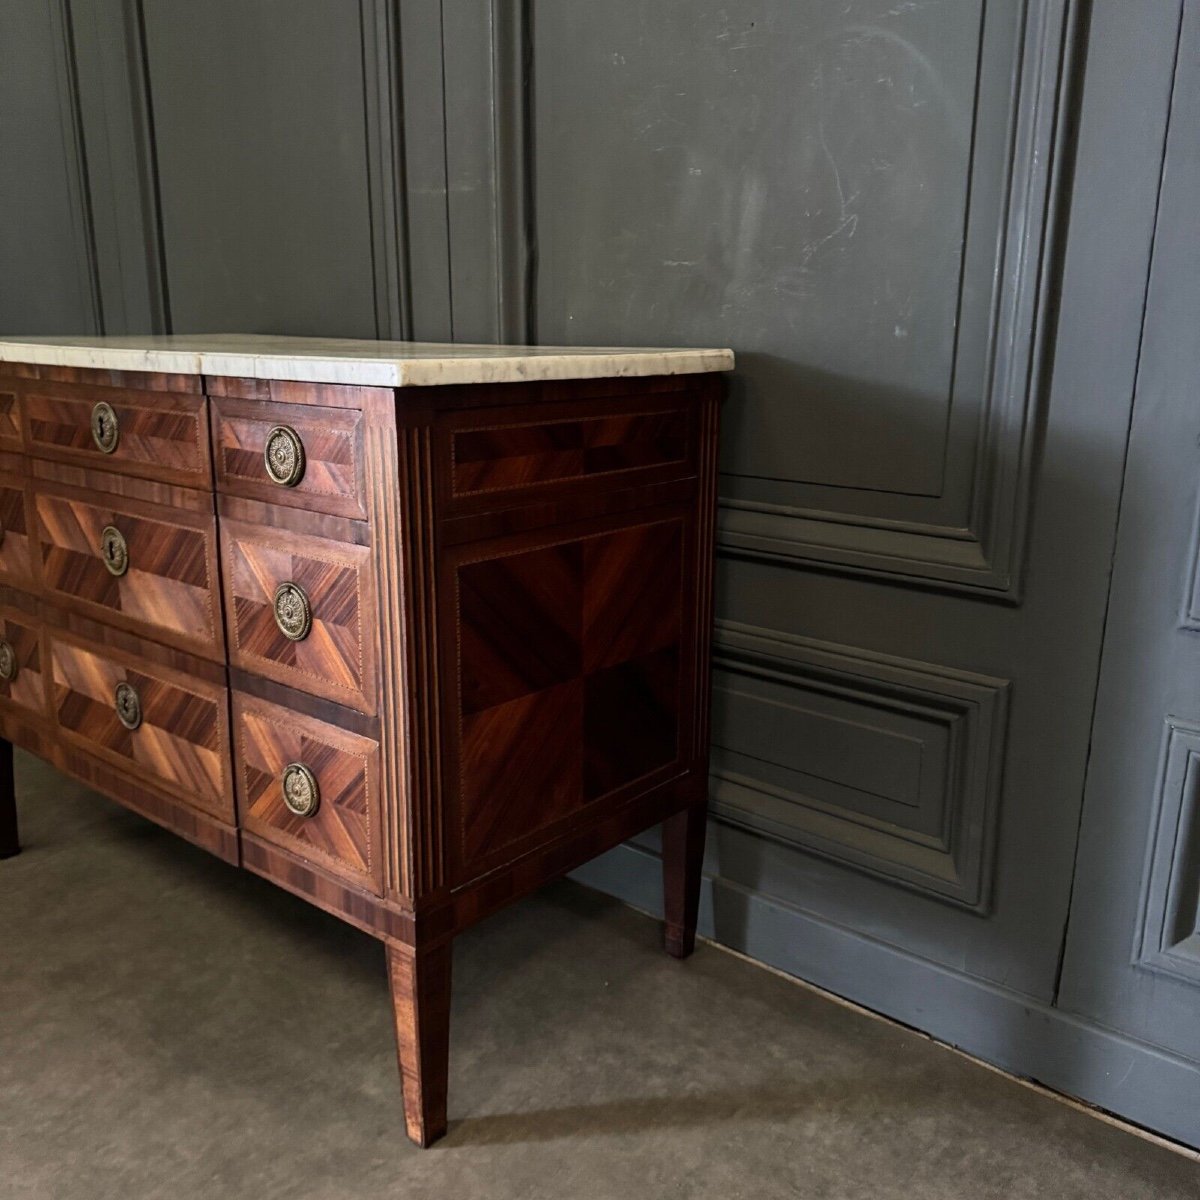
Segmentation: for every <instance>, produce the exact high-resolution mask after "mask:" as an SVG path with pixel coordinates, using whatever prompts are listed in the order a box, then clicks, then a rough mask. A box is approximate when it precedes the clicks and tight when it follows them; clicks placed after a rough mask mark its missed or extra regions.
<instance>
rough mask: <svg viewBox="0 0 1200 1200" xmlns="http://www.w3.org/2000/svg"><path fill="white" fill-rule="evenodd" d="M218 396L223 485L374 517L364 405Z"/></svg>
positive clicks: (217, 457)
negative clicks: (365, 457)
mask: <svg viewBox="0 0 1200 1200" xmlns="http://www.w3.org/2000/svg"><path fill="white" fill-rule="evenodd" d="M211 403H212V406H213V462H214V466H215V468H216V477H217V490H218V491H220V492H226V493H228V494H230V495H233V496H245V497H248V498H249V499H251V500H265V501H267V502H268V503H271V504H286V505H290V506H292V507H297V508H305V509H308V510H309V511H311V512H323V513H329V514H331V515H332V516H337V517H351V518H357V519H359V520H361V519H363V518H365V517H366V515H367V506H366V472H365V470H364V464H363V413H362V410H361V409H359V408H332V407H325V406H323V405H317V404H280V403H275V402H273V401H264V400H244V399H236V398H233V397H228V396H214V397H213V398H212V401H211Z"/></svg>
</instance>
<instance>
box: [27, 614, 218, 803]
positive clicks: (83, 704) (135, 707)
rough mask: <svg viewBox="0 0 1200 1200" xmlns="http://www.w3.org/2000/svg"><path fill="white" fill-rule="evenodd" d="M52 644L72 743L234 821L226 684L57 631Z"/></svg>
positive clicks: (57, 696) (56, 704) (63, 729)
mask: <svg viewBox="0 0 1200 1200" xmlns="http://www.w3.org/2000/svg"><path fill="white" fill-rule="evenodd" d="M49 643H50V665H51V677H52V680H53V704H52V707H53V712H54V717H55V720H56V721H57V724H58V728H59V731H60V733H61V734H62V735H63V737H64V738H66V739H69V740H70V741H72V742H74V743H76V744H77V745H79V746H81V747H82V748H83V749H85V750H87V751H88V752H89V753H91V754H94V755H96V756H98V757H100V758H102V759H104V760H105V761H107V762H109V763H113V764H115V765H117V766H118V767H120V768H121V769H122V770H123V771H125V772H127V773H128V774H129V775H131V776H132V777H133V778H135V779H140V780H144V781H146V782H148V783H150V784H153V785H155V786H157V787H160V788H163V789H165V790H166V791H169V792H171V793H172V794H174V795H176V796H178V797H180V798H181V799H182V800H184V801H186V802H187V803H188V804H190V805H192V806H194V807H196V808H199V809H201V810H203V811H205V812H208V813H212V814H214V815H216V816H218V817H220V818H222V819H223V820H225V821H228V822H230V823H232V821H233V819H234V805H233V788H232V779H231V771H230V744H229V702H228V693H227V692H226V690H225V689H224V688H223V687H219V686H217V685H216V684H212V683H207V682H205V681H203V680H200V679H193V678H191V677H190V676H188V675H185V674H182V673H181V672H177V671H173V670H170V669H169V668H166V667H163V666H159V665H158V664H156V663H154V664H152V663H147V662H145V661H144V660H142V659H139V658H137V657H135V656H134V655H129V654H125V653H123V652H120V651H116V650H110V649H107V648H101V647H97V646H95V645H91V644H86V643H83V642H81V641H78V640H76V639H74V638H72V637H69V636H67V635H65V634H62V633H58V632H53V631H52V632H51V633H50V634H49Z"/></svg>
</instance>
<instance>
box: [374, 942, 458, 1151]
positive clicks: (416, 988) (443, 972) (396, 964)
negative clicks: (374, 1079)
mask: <svg viewBox="0 0 1200 1200" xmlns="http://www.w3.org/2000/svg"><path fill="white" fill-rule="evenodd" d="M387 960H388V977H389V979H390V980H391V986H392V1009H393V1012H394V1015H395V1020H396V1052H397V1055H398V1057H399V1059H400V1080H401V1083H402V1085H403V1087H404V1123H405V1126H406V1127H407V1129H408V1136H409V1137H410V1138H412V1140H413V1141H414V1142H416V1143H417V1145H418V1146H429V1145H431V1144H432V1143H433V1142H436V1141H437V1139H438V1138H440V1137H441V1136H442V1135H443V1134H444V1133H445V1132H446V1088H447V1084H448V1079H449V1072H450V962H451V944H450V942H448V941H443V942H439V943H438V944H437V945H436V946H433V947H429V948H423V949H413V947H411V946H405V945H402V944H399V943H396V942H388V943H387Z"/></svg>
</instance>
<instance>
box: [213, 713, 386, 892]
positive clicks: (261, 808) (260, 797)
mask: <svg viewBox="0 0 1200 1200" xmlns="http://www.w3.org/2000/svg"><path fill="white" fill-rule="evenodd" d="M234 727H235V743H236V752H237V764H238V796H239V806H240V809H241V822H242V828H243V829H245V830H246V832H247V833H251V834H254V835H255V836H257V837H260V838H262V839H263V840H264V841H267V842H271V843H272V844H273V845H276V846H279V847H281V848H282V849H284V850H287V851H290V852H291V853H293V854H296V855H298V856H300V857H301V858H305V859H309V860H311V861H313V862H316V863H318V864H319V865H320V866H322V867H324V868H326V869H327V870H329V871H331V872H332V873H334V874H336V875H341V876H343V877H345V878H347V879H349V880H350V881H351V882H352V883H357V884H363V883H366V884H368V885H370V886H371V887H372V889H373V890H374V891H376V892H378V891H379V890H380V887H379V884H380V879H379V868H380V862H379V842H380V824H379V820H380V818H379V809H378V805H379V799H378V796H379V783H378V778H377V773H378V754H379V743H378V742H376V741H374V740H373V739H371V738H367V737H361V736H360V735H358V734H355V733H350V732H347V731H346V730H344V729H339V728H338V727H337V726H334V725H329V724H327V723H325V722H324V721H318V720H316V719H314V718H312V717H307V716H304V715H301V714H299V713H296V712H293V711H290V710H288V709H284V708H280V707H278V706H277V705H274V704H269V703H267V702H266V701H263V700H257V699H253V698H251V697H249V696H245V695H243V694H241V693H235V694H234ZM291 763H300V764H303V765H304V766H306V767H307V768H308V769H309V771H311V772H312V776H313V778H314V779H315V780H316V784H317V788H318V789H319V802H318V804H317V808H316V811H315V812H313V813H311V814H309V815H305V816H298V815H297V814H296V813H294V812H292V811H291V810H290V809H289V808H288V806H287V804H286V803H285V802H284V792H283V787H282V779H283V776H284V773H285V771H286V769H287V767H288V766H289V764H291Z"/></svg>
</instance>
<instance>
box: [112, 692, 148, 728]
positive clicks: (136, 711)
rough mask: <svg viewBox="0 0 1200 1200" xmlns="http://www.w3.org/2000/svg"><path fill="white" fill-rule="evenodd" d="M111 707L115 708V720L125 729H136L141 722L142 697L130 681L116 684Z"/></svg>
mask: <svg viewBox="0 0 1200 1200" xmlns="http://www.w3.org/2000/svg"><path fill="white" fill-rule="evenodd" d="M113 707H114V708H115V709H116V710H117V720H118V721H120V722H121V724H122V725H124V726H125V728H126V729H136V728H137V727H138V726H139V725H140V724H141V723H142V698H141V696H139V695H138V694H137V688H135V687H134V686H133V684H132V683H118V684H117V687H116V691H114V692H113Z"/></svg>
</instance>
